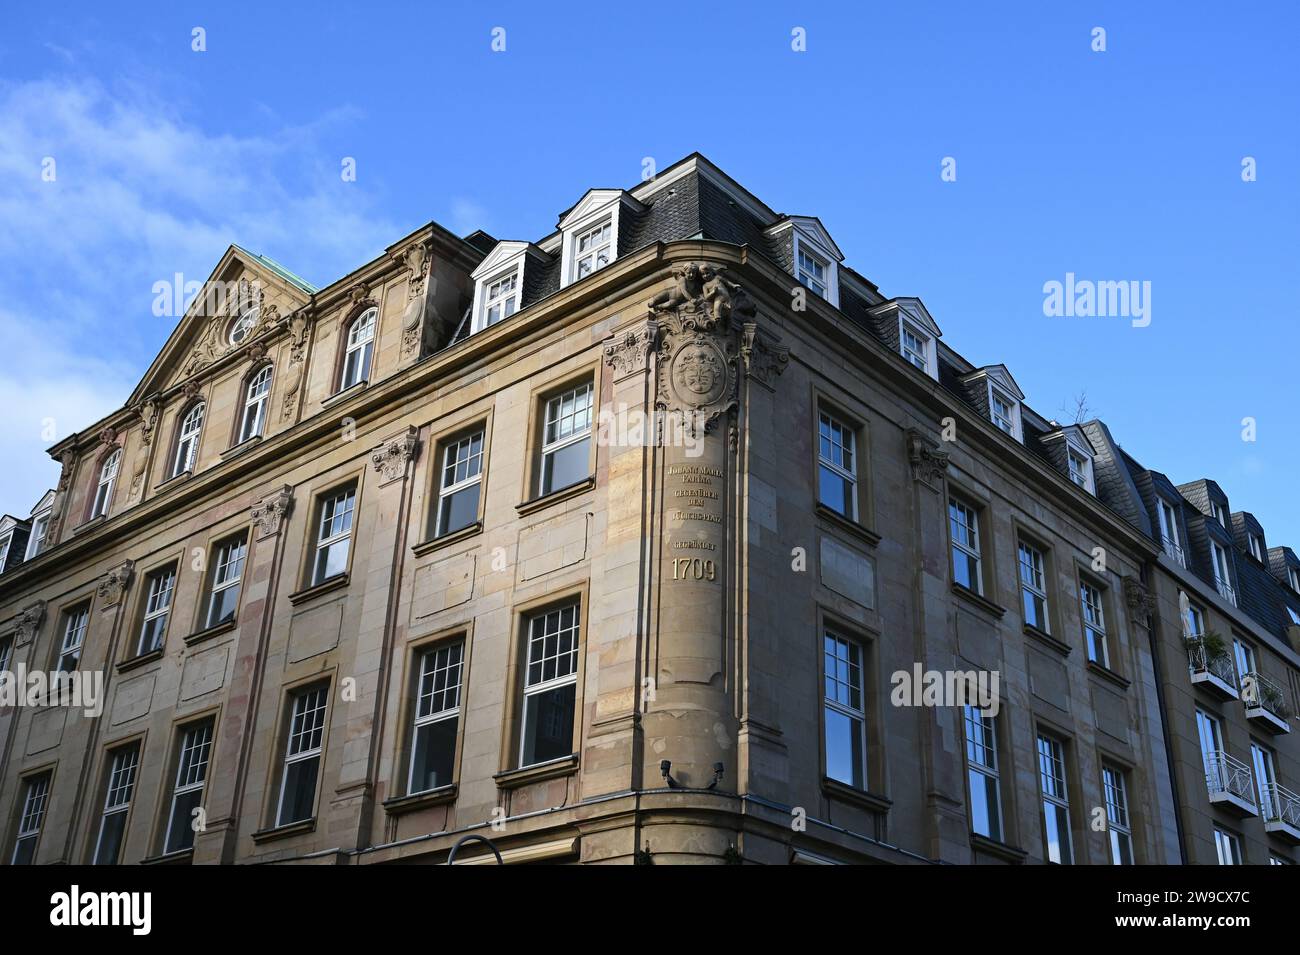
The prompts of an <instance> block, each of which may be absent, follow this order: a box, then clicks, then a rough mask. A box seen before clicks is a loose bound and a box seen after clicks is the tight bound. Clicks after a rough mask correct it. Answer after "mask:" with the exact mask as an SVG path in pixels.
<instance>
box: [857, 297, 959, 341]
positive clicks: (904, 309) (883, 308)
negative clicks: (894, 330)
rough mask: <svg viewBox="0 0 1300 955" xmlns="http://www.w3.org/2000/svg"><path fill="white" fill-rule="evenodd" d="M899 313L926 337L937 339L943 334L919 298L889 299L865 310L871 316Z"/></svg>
mask: <svg viewBox="0 0 1300 955" xmlns="http://www.w3.org/2000/svg"><path fill="white" fill-rule="evenodd" d="M900 312H901V313H902V315H903V317H904V318H906V319H907V320H908V321H909V322H911V323H912V324H913V325H915V326H916V327H917V328H919V329H920V330H921V331H923V332H925V333H926V334H927V335H932V336H933V337H934V338H936V339H937V338H939V336H941V335H942V334H943V332H941V331H940V330H939V325H938V324H937V323H936V322H935V320H934V319H933V318H932V317H931V316H930V310H929V309H928V308H926V307H925V304H924V303H923V302H922V301H921V300H920V299H919V298H915V297H913V296H910V295H909V296H901V297H898V298H891V299H889V300H888V301H886V302H881V303H880V304H879V305H873V306H872V307H871V308H869V309H867V314H868V315H872V316H884V315H890V314H891V313H892V314H897V313H900Z"/></svg>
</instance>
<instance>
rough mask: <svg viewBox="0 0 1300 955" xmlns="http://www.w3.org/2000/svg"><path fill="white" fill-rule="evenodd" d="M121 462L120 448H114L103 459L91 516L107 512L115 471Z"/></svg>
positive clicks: (114, 482) (115, 479) (115, 476)
mask: <svg viewBox="0 0 1300 955" xmlns="http://www.w3.org/2000/svg"><path fill="white" fill-rule="evenodd" d="M121 464H122V449H121V448H117V449H115V450H114V451H113V453H112V454H110V455H109V456H108V457H107V458H105V459H104V463H103V465H102V466H101V467H100V469H99V483H98V484H97V485H96V486H95V503H94V504H93V505H92V506H91V508H90V516H91V517H92V518H95V517H102V516H104V515H106V514H108V506H109V504H111V503H112V501H113V486H114V485H115V484H116V483H117V472H118V469H119V468H120V467H121Z"/></svg>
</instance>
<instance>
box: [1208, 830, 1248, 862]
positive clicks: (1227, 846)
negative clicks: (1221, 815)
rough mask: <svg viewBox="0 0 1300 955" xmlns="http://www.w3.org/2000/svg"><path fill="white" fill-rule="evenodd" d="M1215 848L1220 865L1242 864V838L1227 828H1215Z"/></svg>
mask: <svg viewBox="0 0 1300 955" xmlns="http://www.w3.org/2000/svg"><path fill="white" fill-rule="evenodd" d="M1214 848H1215V850H1216V851H1217V852H1218V854H1219V865H1241V840H1240V839H1238V838H1237V837H1236V836H1235V835H1233V834H1232V833H1231V832H1228V831H1227V830H1226V829H1220V828H1218V827H1217V826H1216V827H1215V828H1214Z"/></svg>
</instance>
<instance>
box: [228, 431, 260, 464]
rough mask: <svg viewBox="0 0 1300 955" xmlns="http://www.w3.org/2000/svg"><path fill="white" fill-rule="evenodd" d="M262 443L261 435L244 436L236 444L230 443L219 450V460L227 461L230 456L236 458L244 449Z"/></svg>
mask: <svg viewBox="0 0 1300 955" xmlns="http://www.w3.org/2000/svg"><path fill="white" fill-rule="evenodd" d="M261 443H262V436H261V435H260V434H255V435H253V436H252V437H251V438H245V439H244V440H243V441H240V442H239V443H238V444H236V445H232V446H231V447H229V448H226V450H224V451H222V452H221V460H223V461H229V460H230V459H231V458H237V457H239V456H240V455H241V454H243V453H244V452H245V451H251V450H253V448H255V447H257V446H258V445H259V444H261Z"/></svg>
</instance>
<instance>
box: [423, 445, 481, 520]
mask: <svg viewBox="0 0 1300 955" xmlns="http://www.w3.org/2000/svg"><path fill="white" fill-rule="evenodd" d="M484 436H485V431H484V429H482V428H480V429H479V430H477V431H474V432H473V433H471V434H467V435H465V436H464V437H462V438H459V439H456V440H453V441H448V442H447V444H446V445H445V446H444V448H443V452H442V474H441V476H440V479H439V480H440V483H439V488H438V509H437V517H436V518H435V523H434V528H433V533H434V536H435V537H441V536H442V535H443V534H453V533H455V532H456V531H459V530H463V529H464V528H466V527H469V526H470V525H471V524H475V523H477V522H478V510H479V498H480V497H481V495H482V493H483V490H482V488H483V440H484Z"/></svg>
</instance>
